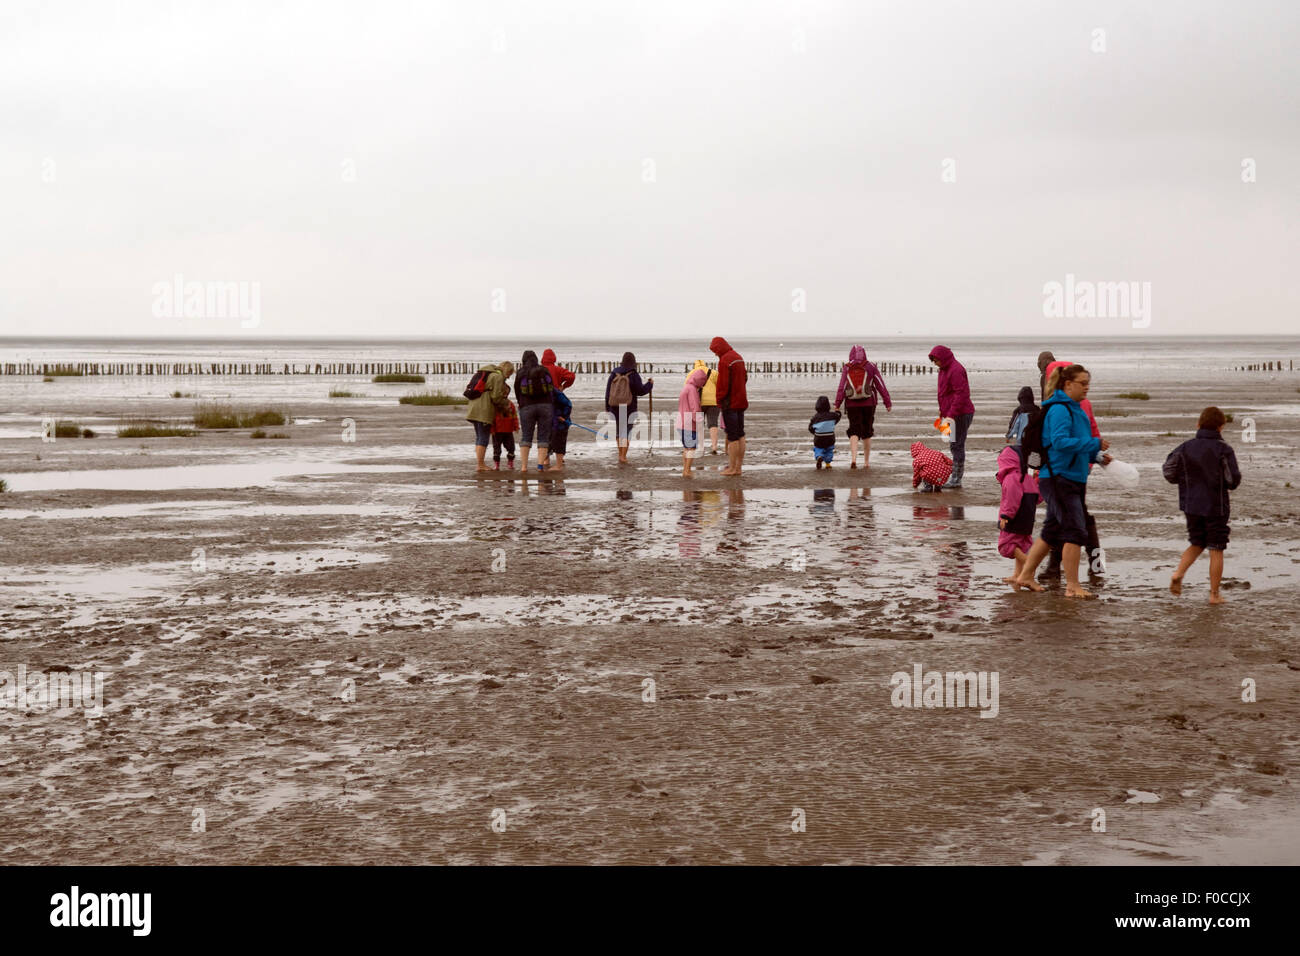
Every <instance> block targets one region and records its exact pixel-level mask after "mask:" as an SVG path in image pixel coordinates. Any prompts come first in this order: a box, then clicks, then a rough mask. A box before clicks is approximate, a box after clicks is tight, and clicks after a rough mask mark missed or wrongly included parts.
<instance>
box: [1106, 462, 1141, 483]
mask: <svg viewBox="0 0 1300 956" xmlns="http://www.w3.org/2000/svg"><path fill="white" fill-rule="evenodd" d="M1101 473H1102V474H1103V475H1105V476H1106V480H1108V481H1113V482H1115V484H1117V485H1119V486H1120V487H1121V488H1136V487H1137V486H1138V484H1139V482H1140V480H1141V479H1140V478H1139V476H1138V470H1137V466H1136V465H1132V464H1129V463H1128V462H1127V461H1120V460H1119V459H1118V458H1111V460H1110V464H1108V465H1102V466H1101Z"/></svg>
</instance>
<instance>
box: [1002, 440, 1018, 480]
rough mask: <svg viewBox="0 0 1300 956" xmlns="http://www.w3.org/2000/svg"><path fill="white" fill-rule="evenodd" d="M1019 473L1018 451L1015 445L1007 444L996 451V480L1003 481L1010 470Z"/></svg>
mask: <svg viewBox="0 0 1300 956" xmlns="http://www.w3.org/2000/svg"><path fill="white" fill-rule="evenodd" d="M1013 471H1014V472H1015V473H1016V474H1019V473H1020V452H1018V451H1017V450H1016V446H1015V445H1008V446H1007V447H1006V448H1003V449H1002V450H1001V451H1000V452H998V471H997V475H998V481H1005V480H1006V477H1007V475H1009V474H1011V473H1012V472H1013Z"/></svg>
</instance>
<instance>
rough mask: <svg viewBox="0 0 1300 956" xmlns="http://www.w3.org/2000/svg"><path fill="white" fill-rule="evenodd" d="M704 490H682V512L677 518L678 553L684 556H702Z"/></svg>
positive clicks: (679, 555)
mask: <svg viewBox="0 0 1300 956" xmlns="http://www.w3.org/2000/svg"><path fill="white" fill-rule="evenodd" d="M702 500H703V492H700V491H692V490H691V489H689V488H688V489H687V490H686V491H683V492H682V513H681V515H679V516H678V518H677V555H678V557H682V558H698V557H699V556H700V502H701V501H702Z"/></svg>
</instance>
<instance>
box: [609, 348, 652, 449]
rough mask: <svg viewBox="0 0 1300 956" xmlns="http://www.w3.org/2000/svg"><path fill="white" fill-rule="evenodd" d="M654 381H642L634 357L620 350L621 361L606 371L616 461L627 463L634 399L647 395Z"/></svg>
mask: <svg viewBox="0 0 1300 956" xmlns="http://www.w3.org/2000/svg"><path fill="white" fill-rule="evenodd" d="M654 385H655V380H654V379H653V378H648V379H646V380H645V381H644V382H643V381H642V380H641V373H640V372H638V371H637V370H636V356H635V355H633V354H632V353H631V352H624V353H623V360H622V361H621V362H619V364H618V366H617V367H616V368H615V369H614V370H613V371H612V372H610V373H609V378H608V379H606V380H605V411H606V413H607V414H608V415H610V416H611V417H612V418H613V419H614V420H615V421H616V422H617V424H618V463H619V464H620V465H626V464H627V450H628V447H629V445H630V442H629V440H628V429H629V428H630V427H631V425H632V424H633V422H635V421H636V419H637V417H638V416H637V410H636V400H637V399H638V398H640V397H641V396H642V395H649V394H650V392H651V390H652V389H653V388H654Z"/></svg>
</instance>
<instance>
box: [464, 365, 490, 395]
mask: <svg viewBox="0 0 1300 956" xmlns="http://www.w3.org/2000/svg"><path fill="white" fill-rule="evenodd" d="M491 373H492V370H491V369H486V368H481V369H479V370H478V371H477V372H475V373H474V376H473V377H472V378H471V379H470V380H469V384H468V385H466V386H465V393H464V394H465V397H466V398H468V399H469V400H470V401H471V402H472V401H474V399H476V398H478V397H479V396H480V395H482V394H483V393H484V392H485V391H487V380H488V375H490V374H491Z"/></svg>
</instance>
